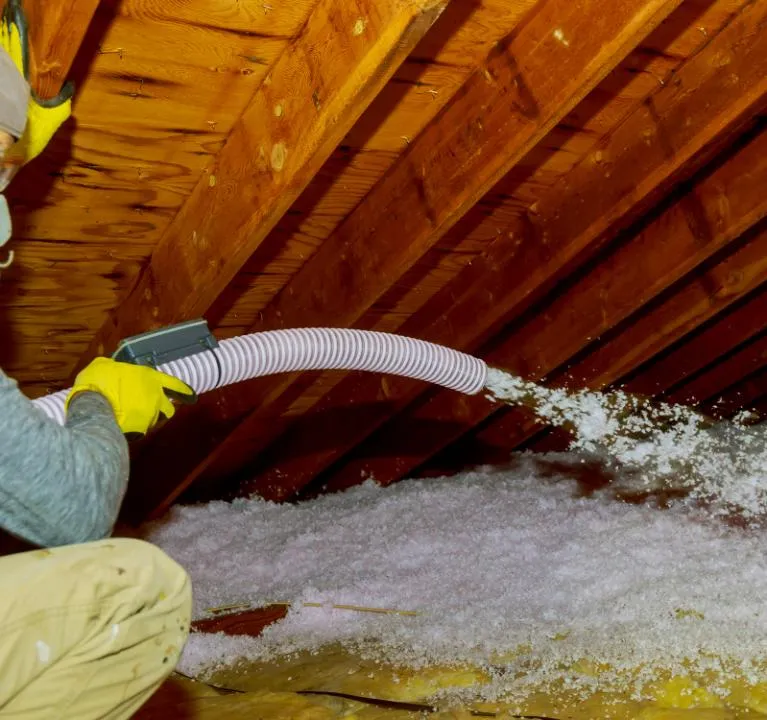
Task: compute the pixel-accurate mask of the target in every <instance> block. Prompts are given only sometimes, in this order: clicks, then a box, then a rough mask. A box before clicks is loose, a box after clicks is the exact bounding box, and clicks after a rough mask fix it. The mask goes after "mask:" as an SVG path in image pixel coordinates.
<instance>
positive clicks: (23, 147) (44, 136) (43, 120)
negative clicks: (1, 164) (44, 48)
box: [0, 22, 72, 167]
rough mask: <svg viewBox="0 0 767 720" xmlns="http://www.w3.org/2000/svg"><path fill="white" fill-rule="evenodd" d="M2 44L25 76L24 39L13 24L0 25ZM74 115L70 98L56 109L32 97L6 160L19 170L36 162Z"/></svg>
mask: <svg viewBox="0 0 767 720" xmlns="http://www.w3.org/2000/svg"><path fill="white" fill-rule="evenodd" d="M0 45H2V47H3V48H4V49H5V51H6V52H7V53H8V54H9V55H10V56H11V59H12V60H13V63H14V65H16V68H17V70H18V71H19V73H20V74H21V75H22V76H23V75H24V63H23V55H22V46H21V37H20V35H19V29H18V27H17V26H16V25H15V24H14V23H8V22H3V23H2V24H0ZM71 114H72V101H71V100H70V99H67V100H65V101H64V102H62V103H60V104H58V105H56V106H55V107H43V106H42V105H40V104H39V103H38V102H37V101H36V100H35V99H34V97H32V95H30V97H29V101H28V105H27V122H26V126H25V127H24V132H23V134H22V135H21V137H19V139H18V140H17V141H16V143H15V144H14V145H13V146H12V147H11V148H9V149H8V150H7V151H6V152H5V158H4V161H5V162H6V163H8V164H12V165H15V166H17V167H20V166H22V165H26V164H27V163H28V162H30V161H31V160H34V159H35V158H36V157H37V156H38V155H39V154H40V153H41V152H42V151H43V150H44V149H45V146H46V145H47V144H48V143H49V142H50V140H51V138H52V137H53V135H54V133H55V132H56V131H57V130H58V129H59V127H61V125H62V124H63V123H64V122H65V121H66V120H67V119H68V118H69V116H70V115H71Z"/></svg>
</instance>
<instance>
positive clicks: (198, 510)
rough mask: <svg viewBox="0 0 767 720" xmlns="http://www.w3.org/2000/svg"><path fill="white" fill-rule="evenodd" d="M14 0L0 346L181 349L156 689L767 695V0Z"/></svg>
mask: <svg viewBox="0 0 767 720" xmlns="http://www.w3.org/2000/svg"><path fill="white" fill-rule="evenodd" d="M3 3H5V9H4V14H3V24H4V28H6V31H8V28H16V32H18V33H19V37H20V42H21V47H22V48H23V50H24V53H25V55H24V56H25V57H28V64H27V68H26V78H27V80H28V82H29V85H30V87H31V91H32V94H31V100H30V103H32V104H31V105H30V108H33V107H34V109H35V112H36V113H37V115H33V114H31V112H32V111H31V110H30V114H29V115H28V129H27V130H26V131H25V132H26V135H25V136H24V138H26V142H27V146H26V147H27V148H31V147H33V146H34V143H35V142H38V144H39V145H40V147H39V153H38V152H35V153H32V152H31V151H29V150H28V158H27V159H28V161H27V160H24V161H14V160H13V156H12V155H11V151H10V150H9V151H6V159H5V162H6V164H9V165H13V166H14V167H13V171H12V173H11V174H12V181H11V182H10V183H9V184H8V185H7V188H6V189H5V190H4V192H3V195H2V197H3V198H4V199H5V200H6V201H7V205H8V208H9V212H10V223H11V229H10V231H9V239H8V240H7V242H6V243H5V244H4V245H2V246H0V268H1V269H0V333H1V334H2V335H1V337H0V368H2V372H3V373H5V374H6V375H7V376H8V377H10V378H12V379H14V380H15V381H17V382H18V384H19V387H20V388H21V390H22V391H23V393H24V394H25V395H26V396H27V397H28V398H30V399H31V400H32V401H33V404H34V405H35V406H36V407H37V408H38V409H40V410H41V411H43V412H44V413H46V414H47V416H48V418H47V420H46V422H53V423H56V422H58V423H59V424H62V423H64V422H65V417H67V415H66V413H67V412H70V411H69V410H67V409H66V408H68V407H69V406H68V405H67V406H66V408H65V402H68V400H67V398H68V397H70V396H69V392H70V389H71V388H72V387H73V386H75V388H77V387H78V386H79V385H78V383H81V382H82V377H83V376H82V375H81V374H80V373H81V372H82V371H83V370H85V369H87V368H89V367H92V363H93V361H94V359H96V358H103V357H114V358H116V359H117V360H119V361H121V363H122V364H132V365H134V366H136V365H138V366H141V365H145V366H151V367H153V368H155V369H159V370H160V371H162V372H163V373H165V374H166V375H170V376H172V377H174V378H177V379H178V380H179V381H181V384H180V385H178V386H174V387H175V388H176V391H175V392H171V391H167V392H166V393H165V395H164V396H163V397H165V396H167V397H166V402H167V404H168V405H169V406H170V407H172V408H173V410H172V417H163V413H162V412H160V413H159V415H160V420H159V422H158V423H157V426H156V427H153V428H152V429H151V431H149V432H146V433H138V434H139V435H140V437H133V436H132V435H131V436H130V438H129V440H130V442H129V443H128V448H129V453H130V480H129V482H128V485H127V492H126V493H125V496H124V499H123V500H122V505H121V510H120V515H119V518H118V520H117V523H116V525H115V528H114V534H115V535H117V536H118V537H128V538H134V539H135V538H141V539H143V540H146V541H148V542H149V543H151V544H153V545H155V546H157V547H158V548H160V549H161V550H162V551H164V552H165V553H167V555H168V556H170V558H172V559H173V560H174V561H176V562H177V563H178V564H179V565H180V567H181V568H183V570H184V571H186V573H188V575H189V577H190V578H191V585H192V593H193V609H192V631H191V634H190V636H189V639H188V641H187V642H186V645H185V647H184V651H183V653H182V654H181V658H180V660H179V662H178V666H177V667H176V669H175V670H174V672H173V673H172V675H171V676H170V678H169V679H168V680H167V681H166V682H165V683H164V684H162V686H161V687H160V689H159V690H158V691H157V692H156V693H155V694H154V695H153V696H152V698H151V699H150V700H149V701H148V702H147V703H146V704H145V705H144V706H143V707H142V709H141V710H138V714H137V715H136V717H137V718H139V720H141V719H142V718H143V720H150V719H151V718H154V717H157V718H161V717H163V718H164V717H179V718H195V719H197V718H199V719H200V720H207V718H224V720H226V719H227V718H232V719H234V718H240V717H242V718H244V717H248V718H252V717H259V718H264V719H267V718H303V719H305V720H309V719H310V718H311V719H315V718H316V719H317V720H320V719H322V720H324V719H325V718H327V719H328V720H330V719H334V718H342V717H345V718H350V719H351V718H359V719H360V720H362V719H370V720H374V719H379V718H380V719H381V720H384V719H388V718H391V719H392V720H398V719H399V718H418V717H425V716H432V717H434V718H435V719H436V718H445V719H447V718H456V719H457V718H469V717H496V718H499V719H502V718H512V717H514V718H519V717H528V718H532V717H537V718H544V719H545V718H548V719H549V720H565V718H567V719H569V720H607V719H608V718H612V719H614V720H632V719H636V720H687V719H688V718H689V719H690V720H733V719H736V718H738V719H739V718H762V717H764V718H767V654H765V650H764V648H765V647H767V610H765V608H766V607H767V603H765V594H766V593H767V584H766V582H767V581H765V577H767V573H766V572H765V571H767V560H765V558H767V534H765V531H766V529H767V524H766V523H765V519H766V518H767V433H765V429H764V428H765V427H766V426H765V425H763V424H762V423H763V419H764V413H767V220H766V219H765V215H766V214H767V191H766V190H767V115H766V114H765V111H766V110H767V29H766V28H767V0H57V2H56V3H50V2H45V0H0V5H2V4H3ZM19 18H23V22H21V23H20V24H19ZM14 23H15V24H14ZM4 42H5V41H4ZM6 44H7V43H6ZM6 49H8V48H6ZM11 54H12V53H11ZM2 92H3V93H4V92H5V88H2ZM0 102H6V100H4V97H3V95H2V94H0ZM35 103H36V104H35ZM40 118H43V120H40ZM46 118H47V120H46ZM46 122H47V125H46ZM43 127H46V128H48V129H49V130H50V132H49V133H48V135H50V140H49V141H48V135H46V137H45V141H46V142H42V141H40V137H41V135H35V132H37V131H38V129H39V128H43ZM1 128H2V123H0V129H1ZM30 128H31V129H30ZM54 130H55V132H54ZM39 133H41V134H43V135H44V134H45V132H44V131H43V130H42V129H41V130H39ZM24 138H22V139H21V140H19V141H18V143H17V145H14V147H17V146H18V145H19V144H23V142H24ZM31 155H34V157H31ZM19 166H20V167H19ZM9 172H10V171H9ZM2 180H3V176H2V175H0V181H2ZM0 229H2V228H0ZM0 239H1V238H0ZM179 387H182V388H188V389H189V393H191V394H192V395H193V397H190V396H189V395H184V393H183V392H179V391H178V388H179ZM75 397H77V395H75ZM107 400H109V397H108V396H107ZM110 402H111V401H110ZM171 403H172V404H171ZM112 408H113V409H114V408H115V406H114V402H112ZM115 412H116V413H117V411H116V410H115ZM169 413H170V411H167V410H166V412H165V415H166V416H167V415H168V414H169ZM117 415H119V413H117ZM155 418H157V414H156V415H155ZM120 428H121V429H122V430H123V431H125V426H124V425H123V424H121V425H120ZM125 434H128V435H130V433H125ZM0 446H2V440H1V439H0ZM0 462H2V460H0ZM94 497H95V496H94ZM3 502H4V501H3ZM95 502H96V501H95V500H94V503H95ZM2 561H3V558H0V563H1V562H2ZM0 650H1V643H0ZM0 658H1V653H0ZM1 668H2V661H1V659H0V669H1ZM2 702H3V700H2V692H0V714H2ZM94 717H95V716H94Z"/></svg>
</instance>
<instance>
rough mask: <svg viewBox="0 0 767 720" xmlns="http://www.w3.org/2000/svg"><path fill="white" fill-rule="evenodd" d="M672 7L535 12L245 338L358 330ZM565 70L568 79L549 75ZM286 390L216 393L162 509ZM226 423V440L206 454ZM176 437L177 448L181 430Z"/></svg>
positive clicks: (562, 7)
mask: <svg viewBox="0 0 767 720" xmlns="http://www.w3.org/2000/svg"><path fill="white" fill-rule="evenodd" d="M678 4H679V3H678V2H677V1H675V0H671V1H664V0H653V2H646V1H645V2H638V1H636V0H625V1H623V2H616V3H613V4H612V6H611V12H610V13H609V14H608V15H606V14H605V13H604V12H603V11H602V8H601V7H599V6H598V4H595V3H582V4H581V3H572V2H570V0H546V1H545V2H539V3H537V4H536V5H535V7H534V8H533V10H532V12H531V13H530V14H529V15H528V17H526V18H525V19H524V20H523V21H522V23H521V25H520V26H519V27H517V28H516V29H515V30H514V31H513V32H512V34H511V35H510V36H509V37H508V38H507V39H506V40H505V41H503V42H502V43H500V44H499V46H498V47H497V48H496V49H495V50H494V51H493V52H492V53H491V54H490V56H489V57H488V59H487V61H486V63H484V64H483V65H482V66H481V67H480V68H478V69H477V70H476V71H475V72H474V73H473V74H472V75H471V76H470V77H469V79H468V80H467V81H466V82H465V83H464V85H463V86H462V88H461V89H460V90H459V91H458V93H456V95H455V96H454V98H453V100H452V101H451V102H450V103H449V104H448V105H447V106H446V107H445V108H444V109H443V111H442V112H441V113H440V114H439V115H438V116H437V117H436V118H435V119H434V121H432V122H431V123H430V124H429V125H428V126H427V127H426V128H425V129H424V130H423V131H422V133H421V134H420V135H419V136H418V138H417V139H416V140H415V141H414V142H412V143H411V144H410V146H409V147H408V149H407V150H406V152H405V153H404V154H403V155H402V156H401V158H400V159H399V160H398V162H397V163H396V164H395V166H394V167H393V168H392V169H391V171H390V172H389V173H388V174H387V175H385V176H384V178H383V179H382V180H381V182H380V183H379V184H378V185H377V186H376V187H375V188H374V189H373V190H372V191H371V192H370V193H369V194H368V195H367V196H366V198H365V199H364V200H363V201H362V202H361V203H360V205H359V206H358V208H357V209H356V210H355V212H354V213H352V215H350V216H349V217H348V218H347V219H346V220H345V221H344V222H343V223H342V224H341V225H340V226H339V227H338V228H337V229H336V231H335V232H334V233H333V234H332V235H331V236H330V238H328V239H327V240H326V241H325V242H324V243H323V245H322V246H321V247H320V249H319V250H318V251H317V253H316V254H315V255H314V256H313V257H312V258H311V259H310V261H309V262H307V263H306V265H305V266H304V267H303V268H302V269H301V270H300V271H299V272H298V273H297V275H296V276H295V277H294V278H293V280H292V281H291V282H290V283H289V284H288V286H287V287H286V288H285V289H284V290H283V292H282V293H281V294H280V295H279V296H278V297H277V298H276V299H275V301H274V302H273V303H272V304H271V305H270V306H268V307H267V308H266V309H265V311H264V312H263V316H262V320H261V322H260V323H259V325H258V326H257V327H256V328H254V329H269V328H274V327H286V326H287V327H290V326H298V325H332V326H353V325H354V324H355V323H357V322H358V321H359V319H360V318H361V317H362V316H363V315H364V313H365V312H366V311H367V310H368V309H369V308H370V307H371V306H372V305H373V304H374V303H375V302H376V301H377V300H378V299H379V298H380V297H381V296H382V295H383V294H384V293H385V292H386V291H387V290H388V289H389V288H390V287H391V286H392V285H393V284H394V283H396V282H397V281H398V280H399V279H400V278H401V277H402V275H403V274H404V273H405V272H407V271H408V270H409V269H410V268H411V267H412V266H413V264H414V263H415V262H416V261H417V260H418V259H419V258H420V257H421V256H422V255H423V254H424V253H425V252H426V251H427V250H428V249H429V248H431V247H432V246H433V245H434V244H435V243H436V242H437V241H438V240H439V238H440V237H442V236H443V234H444V233H445V232H446V231H447V230H448V229H450V227H452V226H453V225H454V224H455V223H456V222H457V221H458V220H459V219H460V217H461V216H462V215H463V214H464V213H465V212H466V211H467V210H468V209H469V208H471V207H472V206H473V205H474V204H475V203H476V202H477V200H478V199H479V198H480V197H482V195H484V194H485V193H486V192H487V191H488V190H489V189H490V188H491V187H492V186H493V185H494V184H495V183H496V182H497V181H498V180H499V179H500V178H501V177H503V176H504V175H505V174H506V173H507V172H508V171H509V170H510V169H511V168H512V167H514V165H515V164H516V163H518V162H519V160H520V159H521V158H523V157H524V155H525V154H526V153H527V152H528V151H529V150H530V149H531V148H532V147H533V146H534V145H535V144H537V143H538V142H539V141H540V140H541V139H542V138H543V137H544V136H545V135H546V134H547V132H548V131H549V130H550V129H551V128H552V127H553V126H554V125H555V124H556V123H557V122H558V121H559V120H560V119H561V118H562V117H564V115H565V114H566V113H568V112H569V111H570V110H572V108H573V107H574V106H575V105H576V104H577V103H578V101H579V100H581V99H582V98H583V97H584V96H585V95H586V94H587V93H588V92H589V91H590V90H591V89H593V88H594V87H595V86H596V85H597V84H598V83H599V82H600V81H601V80H602V79H603V78H604V77H605V76H606V75H607V73H608V72H610V71H611V70H612V69H613V68H614V67H615V66H616V65H617V64H618V63H619V62H620V61H621V60H622V59H623V58H624V57H625V55H626V54H627V53H628V52H629V51H630V50H631V49H632V48H633V47H635V46H636V45H637V44H638V43H639V42H640V41H641V40H642V39H643V38H644V37H645V36H646V35H647V34H648V33H650V32H651V31H652V30H653V29H654V28H655V27H656V26H657V24H658V23H659V22H660V21H661V20H662V19H663V18H665V17H666V16H667V15H668V14H669V13H670V12H671V11H672V10H673V9H674V8H675V7H676V6H677V5H678ZM576 39H577V40H576ZM565 65H566V66H567V67H568V72H567V73H552V72H551V68H552V67H563V66H565ZM294 380H295V378H293V377H285V378H281V379H274V378H270V379H269V380H268V382H255V383H251V384H249V385H248V386H246V387H243V388H237V390H232V391H230V392H229V393H226V392H225V393H223V394H222V397H221V398H219V400H218V408H217V409H216V410H215V411H214V410H213V409H212V407H211V405H208V407H207V408H202V409H201V411H200V412H199V413H198V418H197V420H196V421H195V422H196V423H199V422H201V420H200V418H201V417H205V413H208V417H209V418H210V419H212V420H214V419H215V416H216V414H217V415H218V427H219V428H223V433H222V434H219V433H217V432H212V433H211V432H209V436H211V439H210V440H209V441H208V442H205V441H203V442H202V443H200V444H198V443H196V442H195V443H194V446H195V448H194V449H195V451H196V453H197V462H194V459H193V458H190V462H189V466H187V467H188V474H187V475H186V476H185V477H181V476H180V473H179V472H178V466H176V467H175V468H174V467H170V468H167V470H168V472H167V473H166V471H165V469H164V470H163V473H162V474H163V476H169V477H171V476H172V477H175V478H176V479H175V481H174V482H173V488H172V489H171V491H170V492H169V493H168V494H167V495H166V496H165V497H164V498H162V499H161V503H160V506H161V507H162V506H165V505H166V504H167V503H169V502H171V501H172V500H173V499H174V498H175V497H177V495H178V493H179V492H180V491H181V490H182V489H184V488H185V487H187V486H188V485H189V484H190V483H191V482H192V481H194V479H195V478H196V477H197V476H199V474H200V473H201V472H202V471H204V470H206V469H210V470H211V472H213V473H215V472H217V471H216V467H217V465H216V463H218V462H219V461H221V460H222V459H223V460H224V461H225V462H226V463H230V462H232V461H233V460H238V459H240V458H244V459H247V457H248V456H250V455H251V454H252V453H253V452H254V450H256V449H258V445H259V443H260V442H262V441H263V440H264V439H266V438H268V437H269V436H273V433H274V428H275V422H274V417H275V415H277V414H278V413H279V412H281V410H282V409H284V407H285V406H286V404H287V403H289V401H290V399H291V398H292V397H294V395H295V392H296V391H297V389H298V388H300V387H301V384H300V382H299V383H298V384H294ZM253 407H255V408H258V410H256V411H255V412H252V413H250V414H249V415H248V417H247V418H246V419H245V420H244V421H243V422H242V423H241V424H239V426H237V422H236V421H237V418H238V416H241V415H242V414H243V413H247V411H248V409H249V408H253ZM190 417H191V415H190ZM193 424H195V423H193V422H191V421H190V425H193ZM232 425H234V426H236V427H237V429H236V432H234V433H232V434H231V437H229V438H228V439H227V440H226V441H225V442H223V443H220V445H219V446H218V447H217V448H216V447H215V446H216V444H218V443H219V441H220V440H221V438H222V435H223V436H224V437H226V435H227V431H228V430H229V429H230V428H231V427H232ZM176 433H177V435H178V437H179V442H181V441H182V440H183V436H184V430H183V429H182V428H181V427H180V425H179V426H178V429H177V430H176ZM163 447H164V448H165V447H167V442H164V443H163ZM214 450H215V451H214ZM212 451H214V452H212ZM211 453H212V454H211ZM172 454H173V453H172ZM156 455H157V456H155V455H153V456H152V457H151V458H150V460H148V461H147V463H146V465H144V467H145V468H147V469H150V468H155V467H157V466H158V463H161V462H162V458H161V457H160V455H162V453H157V454H156ZM153 474H154V473H153Z"/></svg>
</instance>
